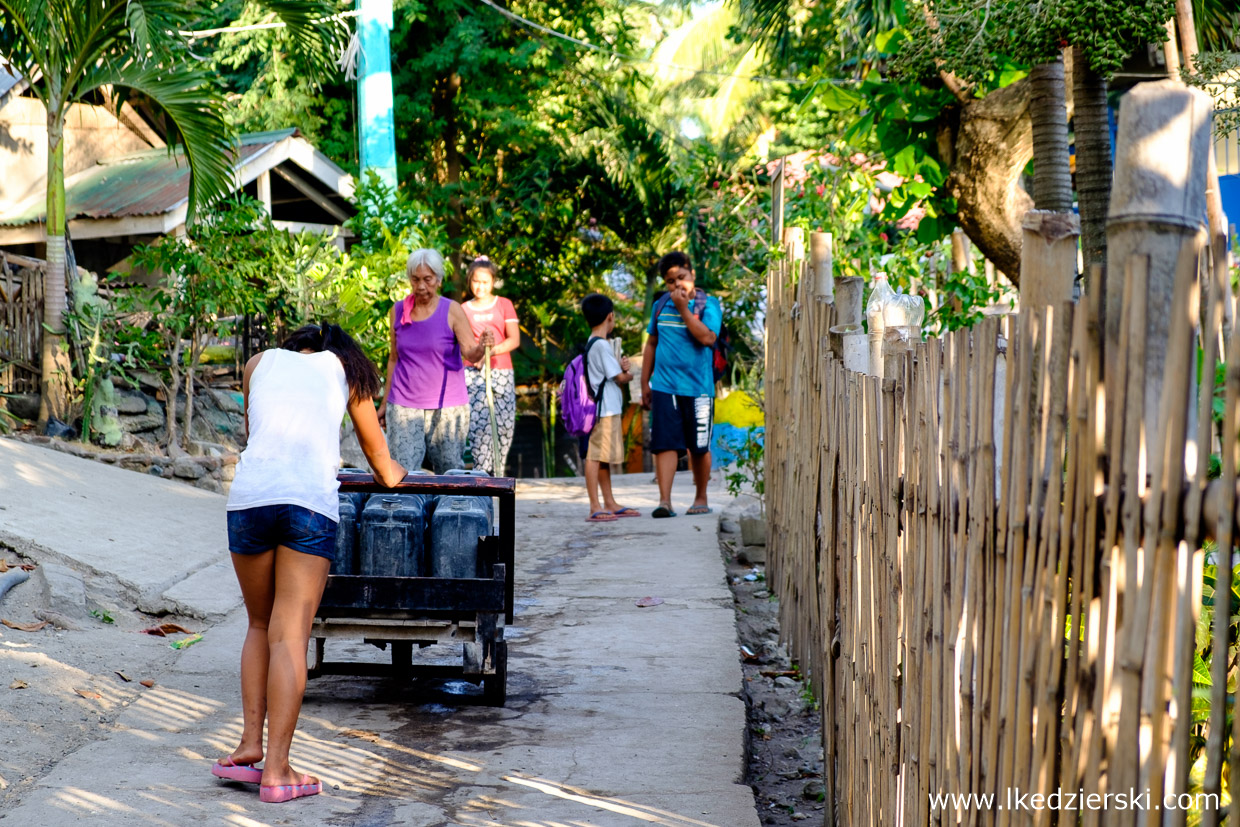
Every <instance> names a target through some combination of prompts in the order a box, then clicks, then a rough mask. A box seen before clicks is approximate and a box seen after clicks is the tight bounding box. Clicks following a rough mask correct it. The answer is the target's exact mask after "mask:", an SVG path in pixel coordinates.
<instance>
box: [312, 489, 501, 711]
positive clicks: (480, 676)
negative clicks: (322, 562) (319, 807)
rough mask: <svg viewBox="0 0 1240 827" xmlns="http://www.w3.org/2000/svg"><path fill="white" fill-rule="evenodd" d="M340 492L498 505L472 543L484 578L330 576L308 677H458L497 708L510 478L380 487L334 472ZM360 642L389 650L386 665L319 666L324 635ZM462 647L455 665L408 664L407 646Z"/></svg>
mask: <svg viewBox="0 0 1240 827" xmlns="http://www.w3.org/2000/svg"><path fill="white" fill-rule="evenodd" d="M338 479H339V480H340V491H341V493H349V492H361V493H368V494H381V493H382V494H391V493H398V494H450V495H459V496H467V497H469V496H474V497H495V498H497V499H498V500H499V533H498V534H497V535H492V536H489V537H482V538H480V539H479V543H478V557H479V560H480V562H481V567H480V571H482V572H483V573H484V574H489V576H484V577H477V578H473V577H470V578H450V577H377V576H368V575H343V574H333V575H330V576H329V577H328V578H327V588H326V589H325V590H324V591H323V599H322V600H321V601H320V602H319V609H318V612H317V613H316V616H315V619H314V628H313V630H312V631H311V633H310V634H311V637H313V638H314V640H315V663H314V666H313V667H311V669H310V677H312V678H314V677H318V676H319V675H376V676H398V677H423V676H425V677H440V676H443V677H457V678H462V679H464V680H467V681H471V682H474V683H479V684H481V685H482V694H483V699H484V701H485V702H486V703H488V704H491V705H493V706H502V705H503V703H504V698H505V696H506V694H507V678H508V644H507V643H506V642H505V641H504V626H505V625H506V624H510V623H512V599H513V591H514V589H513V577H514V572H515V566H514V561H515V556H516V527H515V524H514V518H515V514H516V500H517V495H516V488H517V486H516V480H514V479H511V478H508V477H473V476H450V477H448V476H418V475H411V476H407V477H405V479H404V481H402V482H401V483H399V484H398V485H397V486H396V487H395V488H385V487H384V486H382V485H379V484H378V483H376V482H375V481H374V478H373V477H372V476H371V475H370V474H340V475H339V477H338ZM329 637H331V638H341V637H351V638H357V637H361V638H363V639H364V640H366V641H372V642H375V643H383V644H385V645H387V646H390V647H391V651H392V663H391V664H376V663H353V662H348V661H336V662H330V661H324V659H323V656H324V649H325V644H326V640H327V638H329ZM415 643H416V644H418V645H419V646H427V645H430V644H433V643H462V644H463V647H462V656H461V665H460V666H429V665H427V666H421V665H420V666H415V665H414V664H413V662H412V661H413V645H414V644H415Z"/></svg>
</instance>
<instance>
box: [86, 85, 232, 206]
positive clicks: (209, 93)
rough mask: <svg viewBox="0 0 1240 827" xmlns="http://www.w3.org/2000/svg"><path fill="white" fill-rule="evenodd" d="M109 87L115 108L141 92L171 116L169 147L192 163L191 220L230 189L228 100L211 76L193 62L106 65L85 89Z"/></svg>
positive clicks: (230, 133) (230, 138) (230, 155)
mask: <svg viewBox="0 0 1240 827" xmlns="http://www.w3.org/2000/svg"><path fill="white" fill-rule="evenodd" d="M105 85H106V86H111V87H114V88H115V89H116V90H117V95H116V104H117V106H119V105H120V104H122V103H124V102H125V100H127V99H128V98H129V97H130V96H131V95H132V94H134V93H138V94H141V95H143V96H144V97H145V98H146V99H147V100H148V101H149V102H150V103H151V104H152V105H153V106H154V107H155V108H156V109H157V110H159V111H161V112H163V113H164V114H165V115H167V117H168V121H169V122H170V123H171V125H172V126H173V131H172V134H170V135H169V136H168V144H169V148H170V150H169V151H174V150H173V149H172V147H173V146H174V144H178V143H179V144H180V145H181V146H183V147H184V151H185V155H186V157H187V159H188V160H189V164H190V170H191V173H190V190H189V220H190V221H191V222H192V221H193V220H194V219H195V217H196V216H197V214H198V213H199V212H200V211H201V210H202V209H203V208H204V207H205V206H207V205H209V204H211V203H212V202H214V201H215V200H217V199H219V198H221V197H223V196H225V195H227V194H228V193H229V192H231V191H232V189H233V187H234V184H235V181H234V174H233V169H232V160H231V157H232V151H233V143H234V142H233V135H232V131H231V128H230V127H229V125H228V123H227V121H226V120H225V119H224V99H223V97H222V96H221V95H220V94H219V92H218V91H216V88H215V85H214V83H213V78H212V77H211V75H209V74H208V73H207V72H206V71H204V70H202V69H199V68H197V67H195V66H193V65H191V64H183V65H181V66H176V67H164V66H154V65H142V64H138V63H135V62H132V61H130V62H126V63H104V64H102V65H100V66H97V67H94V68H93V69H92V70H91V72H90V73H89V74H88V76H87V77H86V78H84V79H83V83H82V88H83V89H84V90H85V89H97V88H99V87H101V86H105Z"/></svg>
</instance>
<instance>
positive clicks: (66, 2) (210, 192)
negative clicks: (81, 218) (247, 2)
mask: <svg viewBox="0 0 1240 827" xmlns="http://www.w3.org/2000/svg"><path fill="white" fill-rule="evenodd" d="M266 5H267V6H268V7H269V8H270V9H271V10H272V11H274V12H275V13H277V14H278V15H279V16H280V17H281V19H283V20H284V21H285V22H287V23H288V24H289V27H290V30H291V31H293V32H295V33H296V37H297V39H298V42H299V43H301V44H304V45H306V46H307V47H314V46H315V44H321V43H322V41H323V29H322V28H321V27H319V26H316V25H315V24H314V20H315V19H316V18H318V17H320V16H321V15H322V14H323V13H324V12H325V11H328V10H330V6H328V5H326V4H325V3H323V2H319V0H268V2H267V3H266ZM200 8H201V5H200V4H198V3H194V2H190V1H189V0H0V54H3V55H4V56H5V59H6V60H7V61H8V62H9V63H10V64H11V65H12V66H13V68H14V69H15V70H16V71H17V72H19V73H20V74H21V75H22V76H24V77H26V78H30V79H31V81H32V85H31V89H32V90H33V92H34V94H35V95H36V96H37V97H38V98H39V100H40V101H42V103H43V105H44V106H45V107H46V109H47V140H48V153H47V218H46V221H47V224H46V227H47V260H48V266H47V270H46V276H45V279H46V284H45V289H44V296H45V305H44V335H43V354H42V379H41V390H42V401H41V403H40V408H39V423H40V425H43V424H45V423H46V422H47V420H48V418H49V417H50V416H53V415H59V416H64V415H65V410H66V409H67V382H68V378H69V364H68V354H67V350H66V347H65V334H64V326H63V315H64V312H65V307H66V301H65V265H66V239H65V188H64V152H65V147H64V122H65V114H66V112H67V111H68V109H69V107H70V106H71V105H72V104H73V103H75V102H78V101H83V100H87V99H88V98H90V97H91V96H98V97H100V98H102V99H103V100H105V101H107V102H109V103H111V104H113V105H115V106H119V105H120V104H121V103H123V102H125V101H126V100H128V99H131V98H140V99H141V100H142V101H143V102H144V103H146V104H147V105H148V106H149V107H150V108H151V109H152V110H153V111H156V112H158V113H160V114H162V115H163V116H165V125H166V127H167V130H168V133H169V134H168V137H169V139H170V142H173V143H180V144H181V145H182V146H183V147H184V153H185V157H186V160H187V161H188V163H189V165H190V169H191V170H192V174H191V180H190V194H189V214H190V216H191V217H192V216H193V215H194V214H195V211H196V210H197V209H198V207H199V206H200V205H202V204H204V203H206V202H209V201H211V200H212V199H214V198H217V197H219V196H221V195H223V194H224V193H225V192H226V191H227V190H228V188H229V187H230V185H231V183H232V182H231V171H230V164H229V158H228V151H229V146H230V130H229V129H228V126H227V124H226V123H225V121H224V117H223V107H222V100H221V98H220V95H219V93H218V92H217V91H216V89H215V87H214V85H213V80H212V77H211V75H210V74H209V73H208V72H207V70H206V69H205V68H203V67H202V66H201V65H200V64H199V63H198V62H197V61H196V60H195V59H194V57H193V55H192V53H191V52H190V48H189V42H188V41H187V39H186V37H185V36H184V35H182V34H180V33H181V32H182V31H184V30H186V29H188V28H190V27H191V25H192V24H193V23H194V21H195V20H196V19H197V17H198V12H199V11H200Z"/></svg>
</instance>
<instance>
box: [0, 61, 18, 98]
mask: <svg viewBox="0 0 1240 827" xmlns="http://www.w3.org/2000/svg"><path fill="white" fill-rule="evenodd" d="M21 80H22V76H21V75H20V74H19V73H18V72H17V70H16V69H14V68H13V67H12V66H11V65H10V64H8V63H5V62H4V59H3V58H0V98H3V97H4V96H5V95H7V94H8V93H9V90H10V89H12V88H13V87H14V86H16V85H17V84H19V83H21Z"/></svg>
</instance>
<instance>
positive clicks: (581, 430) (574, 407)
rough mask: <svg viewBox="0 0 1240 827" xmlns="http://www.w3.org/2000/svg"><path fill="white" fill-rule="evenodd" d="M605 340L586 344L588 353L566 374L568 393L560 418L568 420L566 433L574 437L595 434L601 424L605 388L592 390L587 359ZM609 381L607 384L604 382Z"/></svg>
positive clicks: (562, 397) (564, 399)
mask: <svg viewBox="0 0 1240 827" xmlns="http://www.w3.org/2000/svg"><path fill="white" fill-rule="evenodd" d="M601 341H603V340H602V339H599V338H597V337H596V338H593V339H591V340H590V341H588V342H586V347H585V350H584V351H582V352H581V353H580V354H579V355H577V356H575V357H574V358H573V361H571V362H569V363H568V368H567V369H566V370H565V371H564V391H563V393H562V394H561V395H560V415H561V416H562V417H563V418H564V430H566V431H568V433H569V435H570V436H575V437H582V436H585V435H586V434H588V433H590V431H592V430H594V423H595V422H596V421H597V420H598V412H599V406H600V404H601V400H602V397H603V395H602V390H603V387H602V385H600V386H599V387H598V388H597V389H595V388H592V387H590V379H589V372H588V371H587V369H586V359H587V357H589V355H590V348H592V347H594V345H595V343H596V342H601ZM603 381H607V380H603Z"/></svg>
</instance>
